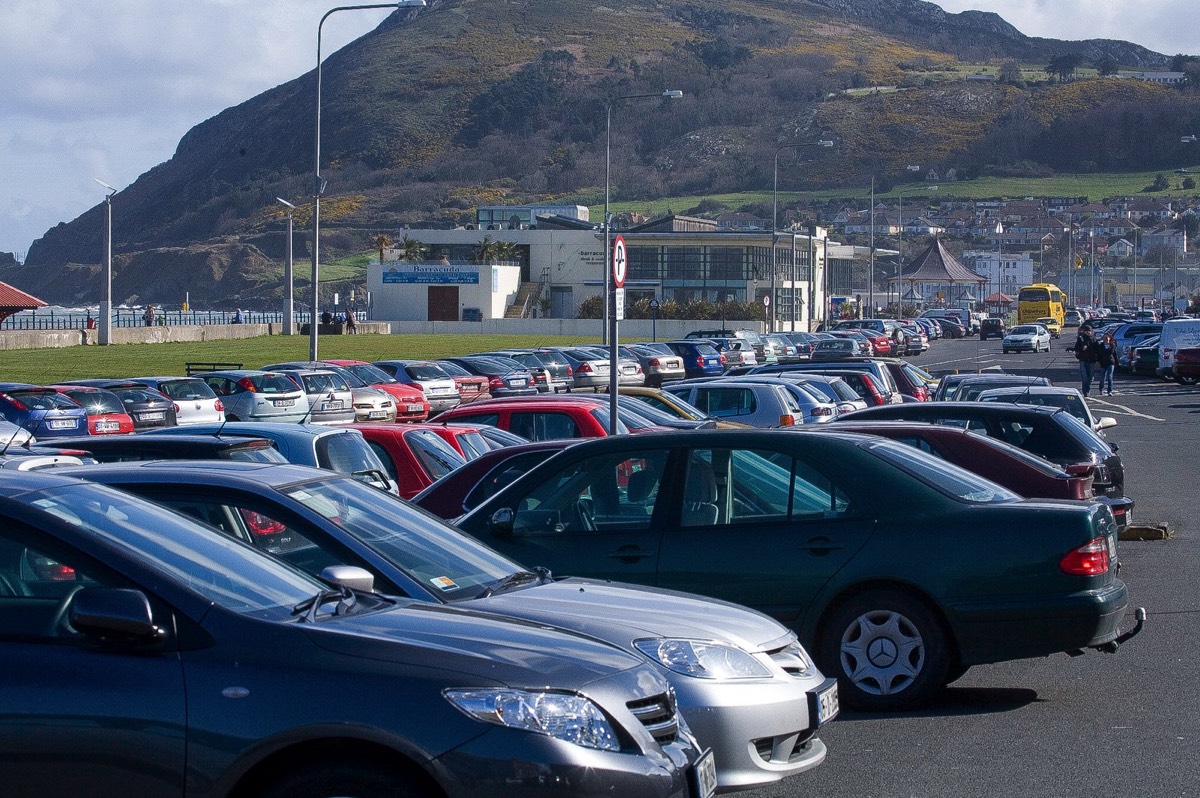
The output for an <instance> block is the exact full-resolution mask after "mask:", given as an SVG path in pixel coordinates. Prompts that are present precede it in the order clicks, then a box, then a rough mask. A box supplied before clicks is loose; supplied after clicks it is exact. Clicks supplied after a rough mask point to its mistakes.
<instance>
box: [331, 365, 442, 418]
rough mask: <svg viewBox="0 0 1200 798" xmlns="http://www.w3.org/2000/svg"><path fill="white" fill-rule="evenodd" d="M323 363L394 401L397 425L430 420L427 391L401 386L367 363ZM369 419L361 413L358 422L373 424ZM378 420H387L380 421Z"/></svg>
mask: <svg viewBox="0 0 1200 798" xmlns="http://www.w3.org/2000/svg"><path fill="white" fill-rule="evenodd" d="M319 362H320V363H321V364H322V365H326V366H334V367H337V368H342V369H345V370H346V371H347V372H349V373H350V374H351V375H353V376H354V378H355V379H357V380H358V381H359V382H361V383H362V384H363V385H367V386H370V387H371V388H374V389H375V390H377V391H381V392H383V393H385V394H387V395H388V396H389V397H391V400H392V404H393V405H394V406H395V409H396V418H395V420H396V421H415V422H420V421H425V420H426V419H428V418H429V413H430V405H429V400H427V399H426V398H425V393H424V391H422V390H420V389H419V388H417V387H416V386H414V385H406V384H405V383H403V382H400V381H399V380H397V379H396V378H395V377H393V376H392V375H390V374H388V373H387V372H386V371H384V370H383V369H381V368H379V367H378V366H375V365H372V364H370V363H368V362H366V361H365V360H322V361H319ZM351 387H354V383H351ZM455 393H457V391H455ZM355 406H356V407H357V406H358V400H357V399H355ZM370 410H371V408H370V406H369V405H368V411H370ZM367 416H368V417H367V418H363V415H362V413H358V414H356V416H355V418H356V420H358V421H370V420H372V419H371V418H370V412H368V413H367ZM375 420H387V419H386V418H384V419H379V418H376V419H375Z"/></svg>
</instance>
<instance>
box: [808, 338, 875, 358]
mask: <svg viewBox="0 0 1200 798" xmlns="http://www.w3.org/2000/svg"><path fill="white" fill-rule="evenodd" d="M862 354H863V347H861V346H859V342H858V340H856V339H854V338H849V337H847V338H838V337H834V338H824V339H822V340H820V341H817V342H816V343H815V344H813V351H812V357H811V360H814V361H815V360H844V359H845V358H850V357H860V356H862Z"/></svg>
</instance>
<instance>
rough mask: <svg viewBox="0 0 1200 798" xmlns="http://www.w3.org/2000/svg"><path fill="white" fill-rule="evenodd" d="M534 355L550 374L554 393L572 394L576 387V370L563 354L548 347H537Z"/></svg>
mask: <svg viewBox="0 0 1200 798" xmlns="http://www.w3.org/2000/svg"><path fill="white" fill-rule="evenodd" d="M533 353H534V354H535V355H537V357H538V360H540V361H542V363H543V364H544V365H545V367H546V370H547V371H549V372H550V384H551V386H552V387H553V388H554V393H558V392H559V391H561V392H563V393H570V392H571V389H572V388H574V387H575V369H574V368H572V367H571V363H570V361H568V360H567V359H566V358H565V357H563V354H562V353H561V352H559V351H557V350H555V349H550V348H548V347H535V348H534V349H533Z"/></svg>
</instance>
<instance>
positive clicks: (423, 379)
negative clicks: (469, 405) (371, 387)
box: [371, 360, 487, 420]
mask: <svg viewBox="0 0 1200 798" xmlns="http://www.w3.org/2000/svg"><path fill="white" fill-rule="evenodd" d="M371 365H372V366H374V367H375V368H377V369H379V370H380V371H382V372H383V373H384V374H387V375H388V376H390V377H391V378H392V379H394V380H396V382H398V383H400V384H401V385H407V386H408V387H410V388H414V389H416V390H418V391H420V392H421V396H422V397H423V398H424V400H425V402H426V403H428V405H429V416H436V415H437V414H438V413H441V412H442V411H444V410H449V409H450V408H452V407H458V406H459V405H460V404H462V403H463V396H462V393H461V392H460V391H459V388H458V382H457V381H456V380H455V379H454V377H452V376H450V374H449V373H448V372H447V371H446V368H445V365H446V364H445V363H440V362H434V361H431V360H376V361H375V362H374V363H372V364H371ZM486 383H487V379H486V378H484V385H485V386H486ZM422 420H425V419H422Z"/></svg>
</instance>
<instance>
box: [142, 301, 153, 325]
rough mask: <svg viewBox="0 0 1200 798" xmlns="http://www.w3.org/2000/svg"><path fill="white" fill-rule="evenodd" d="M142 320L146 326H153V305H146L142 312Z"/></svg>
mask: <svg viewBox="0 0 1200 798" xmlns="http://www.w3.org/2000/svg"><path fill="white" fill-rule="evenodd" d="M142 321H144V322H146V326H147V327H153V326H154V306H153V305H147V306H146V310H145V311H143V312H142Z"/></svg>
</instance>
